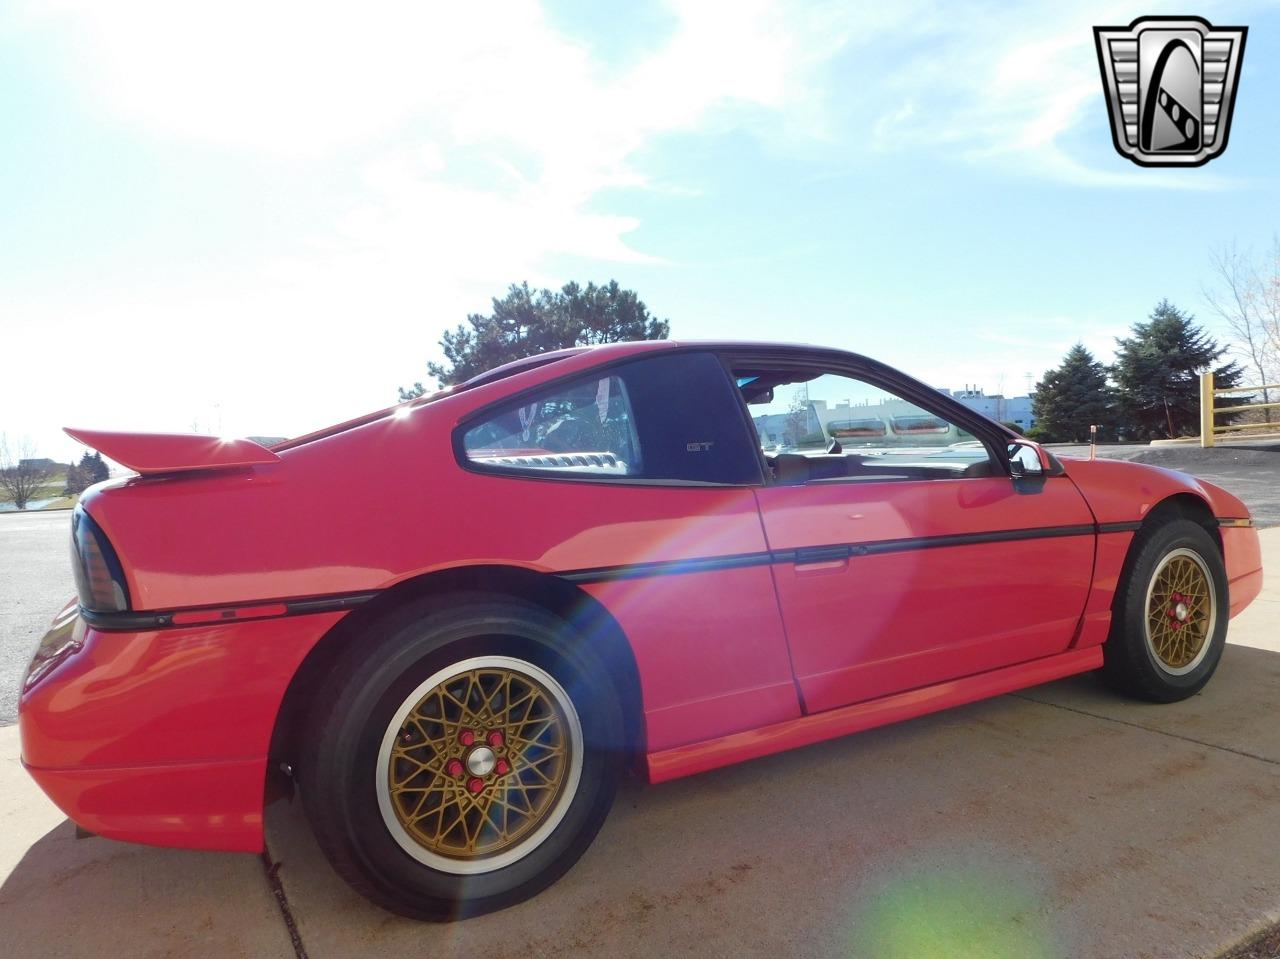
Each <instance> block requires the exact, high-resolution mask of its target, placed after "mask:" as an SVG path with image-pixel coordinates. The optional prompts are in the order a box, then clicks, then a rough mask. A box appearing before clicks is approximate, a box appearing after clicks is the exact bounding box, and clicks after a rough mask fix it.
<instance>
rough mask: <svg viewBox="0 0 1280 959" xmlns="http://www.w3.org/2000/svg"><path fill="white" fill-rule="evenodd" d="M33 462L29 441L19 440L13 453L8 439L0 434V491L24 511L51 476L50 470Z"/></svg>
mask: <svg viewBox="0 0 1280 959" xmlns="http://www.w3.org/2000/svg"><path fill="white" fill-rule="evenodd" d="M35 460H36V448H35V444H34V443H32V442H31V440H30V439H26V438H24V439H22V440H20V441H19V442H18V443H17V444H16V446H15V452H11V451H10V449H9V439H8V437H6V436H5V435H4V434H3V433H0V490H4V492H6V493H8V494H9V498H10V499H11V500H13V505H14V506H16V507H17V508H18V509H26V508H27V503H29V502H31V500H32V499H33V498H35V494H36V492H37V491H38V490H39V489H40V488H41V487H42V486H44V484H45V483H47V482H48V481H49V477H50V476H52V475H53V470H52V469H50V468H48V467H47V466H40V465H38V464H37V463H36V461H35Z"/></svg>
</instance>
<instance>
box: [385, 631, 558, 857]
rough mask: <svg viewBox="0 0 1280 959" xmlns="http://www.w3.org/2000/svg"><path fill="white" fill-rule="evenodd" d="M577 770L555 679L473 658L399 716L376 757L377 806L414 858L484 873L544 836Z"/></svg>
mask: <svg viewBox="0 0 1280 959" xmlns="http://www.w3.org/2000/svg"><path fill="white" fill-rule="evenodd" d="M581 768H582V727H581V723H580V720H579V719H578V714H577V711H576V710H575V708H574V706H573V703H572V701H571V700H570V699H569V696H568V695H567V694H566V693H565V691H564V689H563V688H562V687H561V686H560V684H559V683H558V682H557V681H556V680H555V678H554V677H553V676H551V675H550V674H549V673H547V672H546V671H545V670H543V669H541V668H539V667H538V666H535V665H534V664H532V663H528V662H525V661H523V660H518V659H514V658H509V657H501V656H490V657H478V658H475V659H470V660H466V661H464V662H461V663H458V664H455V665H454V666H451V667H448V668H446V669H444V670H441V671H440V672H438V673H436V674H435V675H433V676H432V677H430V678H429V679H428V680H427V681H426V682H424V683H423V684H422V685H421V686H419V687H418V688H417V689H416V690H414V692H413V693H411V694H410V695H409V697H408V698H407V699H406V700H405V702H404V704H403V705H402V706H401V708H400V710H399V711H398V712H397V713H396V716H395V717H394V718H393V720H392V723H391V724H390V725H389V726H388V728H387V731H386V735H385V736H384V739H383V747H382V750H381V752H380V755H379V771H378V775H379V780H378V798H379V805H380V806H381V808H382V814H383V820H384V821H385V822H386V824H387V826H388V829H389V830H390V831H391V833H392V835H393V836H394V837H395V839H396V841H397V842H398V843H399V844H400V846H401V848H403V849H405V851H406V852H408V853H409V854H410V855H412V856H414V857H415V858H416V859H418V860H419V861H421V862H424V863H426V864H427V865H430V866H433V867H435V868H438V869H442V870H444V871H447V872H454V873H476V872H487V871H491V870H493V869H498V868H501V867H502V866H505V865H509V864H510V863H511V862H514V861H516V860H517V859H519V858H522V857H523V856H525V855H527V854H528V853H529V852H531V851H532V850H533V848H535V847H536V846H537V845H538V844H539V843H541V842H542V840H544V839H545V838H546V837H547V836H548V835H550V833H551V831H552V830H553V829H554V828H555V826H556V825H557V824H558V822H559V820H560V819H561V818H562V817H563V815H564V813H565V811H566V810H567V807H568V804H569V803H570V802H571V801H572V798H573V794H574V792H575V791H576V788H577V782H578V778H579V776H580V774H581Z"/></svg>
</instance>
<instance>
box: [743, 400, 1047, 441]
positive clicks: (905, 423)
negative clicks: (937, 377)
mask: <svg viewBox="0 0 1280 959" xmlns="http://www.w3.org/2000/svg"><path fill="white" fill-rule="evenodd" d="M939 392H940V393H944V394H946V395H947V396H950V397H951V398H952V399H954V400H957V401H959V402H960V403H963V404H964V405H965V406H967V407H969V409H971V410H974V411H975V412H977V413H981V414H982V415H983V416H985V417H987V418H988V419H993V420H996V421H997V422H1001V423H1013V424H1015V425H1016V426H1017V427H1018V429H1019V431H1021V432H1024V433H1025V432H1026V431H1027V430H1029V429H1031V427H1033V426H1035V422H1036V420H1035V417H1034V416H1033V415H1032V413H1031V397H1029V396H1010V397H1006V396H1004V395H1002V394H999V393H996V394H992V395H987V394H986V393H984V392H982V390H978V389H964V390H956V391H955V392H952V391H951V390H939ZM752 419H753V420H754V421H755V424H756V431H757V432H758V433H759V434H760V441H761V442H762V443H763V444H764V445H765V446H771V445H778V446H795V445H800V444H801V443H802V442H803V441H804V440H805V439H806V438H808V440H809V443H810V444H811V443H812V442H813V440H815V439H820V440H822V441H826V440H828V439H830V438H831V437H837V438H839V439H844V440H854V441H862V442H864V443H874V442H875V440H876V438H877V437H886V438H891V437H903V436H911V435H916V436H925V435H926V434H937V436H936V437H935V439H936V438H938V437H941V436H943V435H946V436H947V437H948V438H949V439H950V440H955V441H960V440H965V439H968V438H970V434H968V433H966V432H964V431H963V430H959V429H956V428H955V427H954V426H949V424H947V423H945V422H943V421H942V420H939V419H938V418H937V417H933V416H929V415H927V414H924V412H923V411H922V410H921V409H920V408H919V407H918V406H916V405H915V404H913V403H908V402H907V401H906V400H900V399H896V398H892V399H886V400H884V401H883V402H881V403H854V404H852V405H850V404H849V403H848V402H843V403H836V404H835V405H834V406H828V405H827V403H826V401H825V400H810V401H809V403H808V404H806V406H805V408H804V409H803V410H797V411H793V412H789V413H770V414H764V415H761V416H755V417H752ZM806 445H807V444H806Z"/></svg>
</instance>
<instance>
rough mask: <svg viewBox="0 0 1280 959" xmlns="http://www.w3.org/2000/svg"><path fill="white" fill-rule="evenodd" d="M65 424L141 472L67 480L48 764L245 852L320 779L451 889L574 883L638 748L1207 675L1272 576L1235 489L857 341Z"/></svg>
mask: <svg viewBox="0 0 1280 959" xmlns="http://www.w3.org/2000/svg"><path fill="white" fill-rule="evenodd" d="M851 424H852V425H851ZM873 427H874V428H873ZM69 432H70V433H71V435H72V436H75V437H76V438H78V439H80V440H82V441H83V442H85V443H86V444H88V445H89V446H92V447H95V448H97V449H99V450H101V451H102V452H103V453H105V454H106V455H107V456H109V457H111V458H112V459H115V460H117V461H118V462H120V463H122V464H124V465H125V466H128V467H130V468H131V469H133V470H136V471H137V474H138V475H136V476H129V477H127V478H123V479H115V480H111V481H109V482H107V483H103V484H100V485H98V486H95V487H94V488H92V489H91V490H89V491H88V492H87V493H86V494H85V495H84V497H83V499H82V500H81V504H80V506H79V507H78V508H77V510H76V512H75V515H74V518H73V527H72V547H73V548H72V562H73V564H74V566H75V574H76V580H77V585H78V591H79V596H78V599H77V600H76V601H74V602H73V603H71V604H69V605H68V606H67V608H66V610H65V611H64V612H63V613H62V614H61V615H60V616H59V617H58V619H57V620H56V621H55V624H54V628H53V630H52V631H51V632H50V633H49V635H48V636H47V637H45V639H44V640H43V641H42V643H41V645H40V647H39V649H38V651H37V653H36V655H35V658H34V660H33V662H32V664H31V667H30V669H29V673H28V675H27V677H26V679H25V681H24V687H23V692H22V699H21V727H22V750H23V761H24V762H25V764H26V766H27V768H28V769H29V770H30V772H31V775H32V776H34V777H35V779H36V780H37V781H38V782H39V783H40V785H41V786H42V787H43V788H44V790H45V791H46V792H47V793H48V794H49V795H50V796H51V797H52V798H53V800H54V801H55V802H56V803H57V804H58V805H59V806H60V807H61V808H62V809H63V810H64V811H65V812H66V813H67V815H68V816H70V817H71V818H72V819H73V820H75V821H76V822H77V823H79V824H80V825H81V826H82V827H84V828H85V829H87V830H89V831H91V832H94V833H99V834H101V835H104V836H111V837H115V838H118V839H126V840H132V841H136V842H146V843H153V844H156V845H164V846H186V847H193V848H201V849H226V850H260V849H261V848H262V846H263V831H262V829H263V827H262V820H263V805H264V803H265V801H266V800H267V799H268V798H269V797H271V796H273V795H276V794H277V788H278V787H279V786H284V787H286V788H287V789H291V788H292V786H293V784H294V783H295V782H296V783H297V785H298V788H299V789H300V791H301V794H302V799H303V801H304V803H305V807H306V810H307V813H308V815H309V817H310V820H311V823H312V824H313V827H314V830H315V833H316V836H317V838H318V840H319V842H320V845H321V846H322V847H323V849H324V851H325V852H326V854H327V855H328V857H329V859H330V860H331V861H332V863H333V865H334V868H335V869H336V870H337V871H338V872H339V873H341V874H342V876H343V877H345V878H346V879H347V880H348V881H349V882H350V883H351V884H352V885H353V886H355V888H356V889H358V890H359V891H360V892H362V893H363V894H365V895H366V896H368V897H369V898H370V899H372V900H373V901H375V902H377V903H378V904H380V905H382V906H384V907H386V908H387V909H390V910H393V911H395V912H398V913H403V914H405V915H410V916H418V917H424V918H444V917H452V916H457V915H464V914H470V913H475V912H480V911H484V910H488V909H493V908H497V907H500V906H503V905H506V904H510V903H512V902H515V901H518V900H520V899H523V898H525V897H528V896H530V895H532V894H533V893H535V892H537V891H538V890H540V889H542V888H544V887H545V886H547V885H548V884H549V883H551V882H552V881H554V880H555V879H556V877H558V876H559V875H561V874H562V873H563V872H564V871H565V870H566V869H568V868H569V866H570V865H571V864H572V863H573V862H574V860H575V859H576V858H577V857H578V856H579V855H580V854H581V853H582V851H583V850H584V849H585V848H586V846H587V845H588V844H589V843H590V842H591V840H592V838H593V836H594V835H595V833H596V831H597V830H598V829H599V827H600V825H601V823H602V821H603V820H604V818H605V815H606V813H607V812H608V810H609V806H610V803H611V801H612V799H613V796H614V791H615V786H616V783H617V781H618V779H619V776H620V775H621V774H622V773H623V772H624V770H625V769H626V768H627V767H628V766H629V765H632V766H634V767H635V768H637V769H638V770H639V771H640V772H641V773H642V774H643V775H645V776H647V778H648V779H649V780H650V781H652V782H660V781H662V780H667V779H672V778H674V777H677V776H685V775H689V774H691V773H696V772H701V771H703V770H707V769H712V768H715V767H717V766H723V765H726V764H728V763H734V762H738V761H740V760H744V759H750V758H752V757H755V756H762V755H765V754H766V753H771V752H775V751H778V750H783V749H790V748H791V747H794V746H800V745H804V744H806V743H813V742H817V741H819V740H822V739H827V738H829V737H833V736H840V735H843V734H845V733H849V732H853V731H855V730H861V729H867V728H869V727H872V726H877V725H880V724H883V723H888V722H892V721H894V720H898V719H906V718H908V717H912V716H918V715H920V714H922V713H927V712H931V711H933V710H938V709H943V708H946V707H948V706H954V705H956V704H959V703H965V702H970V701H972V700H975V699H980V698H983V697H986V696H994V695H997V694H1000V693H1006V692H1009V691H1010V690H1014V689H1019V688H1021V687H1025V686H1030V685H1033V684H1036V683H1043V682H1045V681H1047V680H1052V679H1057V678H1059V677H1062V676H1067V675H1070V674H1072V673H1080V672H1084V671H1087V670H1094V669H1101V670H1102V673H1103V675H1104V676H1105V678H1106V679H1108V680H1109V681H1110V682H1111V683H1113V684H1114V685H1115V686H1117V687H1118V688H1119V689H1121V690H1123V691H1125V692H1127V693H1129V694H1131V695H1135V696H1140V697H1143V698H1146V699H1151V700H1159V701H1172V700H1177V699H1182V698H1184V697H1186V696H1189V695H1191V694H1193V693H1195V692H1196V691H1197V690H1199V689H1200V688H1201V687H1202V686H1203V685H1204V684H1205V683H1206V682H1207V681H1208V679H1209V677H1210V675H1211V674H1212V673H1213V670H1214V668H1215V667H1216V666H1217V664H1218V659H1219V657H1220V656H1221V654H1222V647H1223V643H1224V641H1225V638H1226V630H1227V619H1228V617H1229V616H1232V615H1234V614H1235V613H1237V612H1238V611H1239V610H1241V609H1242V608H1244V606H1246V605H1247V604H1248V603H1249V602H1250V601H1251V600H1252V599H1253V598H1254V597H1255V596H1257V594H1258V591H1259V589H1260V588H1261V584H1262V570H1261V560H1260V555H1259V547H1258V538H1257V534H1256V532H1255V530H1254V529H1253V528H1252V523H1251V520H1250V519H1249V515H1248V512H1247V511H1246V509H1245V507H1244V506H1243V504H1241V502H1240V501H1239V500H1238V499H1237V498H1236V497H1234V496H1232V495H1231V494H1230V493H1227V492H1225V491H1223V490H1221V489H1218V488H1217V487H1215V486H1211V485H1209V484H1208V483H1202V482H1198V481H1196V480H1195V479H1193V478H1191V477H1189V476H1185V475H1183V474H1180V473H1175V472H1170V471H1167V470H1162V469H1155V468H1151V467H1143V466H1138V465H1133V464H1128V463H1123V462H1104V461H1074V460H1072V461H1067V462H1060V461H1059V460H1058V459H1056V458H1055V457H1054V456H1053V455H1052V454H1050V453H1049V452H1048V451H1046V450H1044V449H1042V448H1040V447H1039V446H1037V445H1036V444H1034V443H1031V442H1029V441H1027V440H1025V439H1023V438H1022V437H1020V436H1018V435H1017V434H1015V433H1012V432H1010V431H1009V430H1007V429H1006V428H1005V427H1003V426H1001V425H999V424H997V423H994V422H991V421H989V420H987V419H985V418H983V417H982V416H980V415H978V414H976V413H974V412H973V411H971V410H969V409H968V408H966V407H965V406H963V405H962V404H960V403H959V402H957V401H955V400H954V399H952V398H951V397H949V396H948V395H946V394H944V393H940V392H939V391H937V390H934V389H931V388H929V387H928V386H925V385H924V384H922V383H920V382H917V381H916V380H913V379H911V378H909V377H907V376H904V375H903V374H901V373H898V372H896V371H895V370H893V369H890V368H889V367H886V366H884V365H882V364H880V363H877V362H875V361H873V360H869V359H866V358H864V357H861V356H857V355H854V354H851V353H845V352H841V351H837V350H827V349H818V348H811V347H797V346H772V345H758V344H757V345H753V344H742V343H711V344H694V343H673V342H647V343H627V344H615V345H609V346H601V347H595V348H589V349H572V350H565V351H561V352H557V353H549V354H545V355H541V356H537V357H533V358H530V359H527V360H523V361H520V362H517V363H512V364H510V365H508V366H504V367H501V368H499V369H496V370H493V371H492V372H489V373H486V374H484V375H482V376H479V377H477V378H475V379H473V380H471V381H470V382H468V383H465V384H463V385H461V386H458V387H455V388H453V389H450V390H446V391H444V392H442V393H438V394H436V395H434V396H431V397H425V398H421V399H418V400H414V401H412V402H410V403H407V404H404V405H401V406H398V407H395V408H393V409H390V410H384V411H382V412H380V413H375V414H373V415H370V416H366V417H363V418H361V419H357V420H353V421H351V422H349V423H344V424H342V425H340V426H336V427H333V428H331V429H326V430H323V431H321V432H318V433H313V434H311V435H308V436H303V437H300V438H298V439H294V440H289V441H288V442H285V443H281V444H278V445H276V446H273V447H271V448H269V449H268V448H266V447H263V446H260V445H258V444H255V443H252V442H249V441H246V440H232V441H221V440H216V439H211V438H208V437H199V436H181V435H155V434H123V433H94V432H88V431H82V430H71V431H69ZM762 825H763V824H762Z"/></svg>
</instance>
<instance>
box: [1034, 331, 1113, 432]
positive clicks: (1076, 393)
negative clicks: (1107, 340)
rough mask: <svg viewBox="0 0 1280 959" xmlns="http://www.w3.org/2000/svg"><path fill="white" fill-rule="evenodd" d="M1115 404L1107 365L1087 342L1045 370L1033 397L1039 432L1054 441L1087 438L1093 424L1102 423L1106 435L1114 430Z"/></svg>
mask: <svg viewBox="0 0 1280 959" xmlns="http://www.w3.org/2000/svg"><path fill="white" fill-rule="evenodd" d="M1115 407H1116V399H1115V393H1114V391H1113V390H1112V389H1111V387H1110V386H1109V385H1108V384H1107V368H1106V367H1105V366H1103V365H1102V364H1101V363H1099V362H1098V361H1097V360H1096V359H1094V356H1093V354H1092V353H1090V352H1089V351H1088V350H1086V349H1085V348H1084V344H1083V343H1077V344H1076V345H1075V346H1073V347H1071V349H1070V350H1068V351H1067V355H1066V356H1065V357H1063V359H1062V365H1061V366H1059V367H1057V368H1055V369H1052V370H1047V371H1046V372H1045V374H1044V376H1043V377H1042V378H1041V380H1040V382H1039V383H1037V384H1036V390H1035V396H1034V397H1033V398H1032V401H1031V409H1032V411H1033V412H1034V413H1035V417H1036V431H1037V435H1039V436H1042V437H1043V438H1044V439H1046V440H1049V441H1051V442H1052V441H1068V440H1070V441H1073V442H1076V443H1080V442H1084V441H1086V440H1088V439H1089V427H1090V426H1098V427H1100V434H1103V435H1106V434H1111V433H1113V431H1114V429H1115V420H1116V412H1115Z"/></svg>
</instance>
